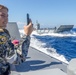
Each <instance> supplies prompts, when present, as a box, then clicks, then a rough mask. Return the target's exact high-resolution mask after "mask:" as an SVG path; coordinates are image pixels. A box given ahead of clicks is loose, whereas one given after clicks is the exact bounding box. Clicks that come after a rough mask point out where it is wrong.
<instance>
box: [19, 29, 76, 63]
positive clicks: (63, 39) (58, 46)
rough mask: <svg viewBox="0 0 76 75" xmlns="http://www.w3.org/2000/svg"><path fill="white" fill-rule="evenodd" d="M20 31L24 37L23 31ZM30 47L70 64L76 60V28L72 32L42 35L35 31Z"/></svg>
mask: <svg viewBox="0 0 76 75" xmlns="http://www.w3.org/2000/svg"><path fill="white" fill-rule="evenodd" d="M19 31H20V34H21V36H22V35H23V34H24V32H23V29H20V30H19ZM30 46H31V47H33V48H35V49H37V50H39V51H41V52H43V53H45V54H47V55H50V56H51V57H54V58H56V59H58V60H60V61H62V62H65V63H69V61H70V60H71V59H72V58H76V28H74V29H72V30H71V31H70V32H64V33H44V34H41V35H40V34H38V33H37V32H36V31H33V33H32V34H31V43H30Z"/></svg>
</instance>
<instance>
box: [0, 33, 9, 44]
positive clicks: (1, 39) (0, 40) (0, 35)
mask: <svg viewBox="0 0 76 75" xmlns="http://www.w3.org/2000/svg"><path fill="white" fill-rule="evenodd" d="M7 40H8V36H7V34H5V33H4V32H3V33H0V45H2V44H5V43H6V42H7Z"/></svg>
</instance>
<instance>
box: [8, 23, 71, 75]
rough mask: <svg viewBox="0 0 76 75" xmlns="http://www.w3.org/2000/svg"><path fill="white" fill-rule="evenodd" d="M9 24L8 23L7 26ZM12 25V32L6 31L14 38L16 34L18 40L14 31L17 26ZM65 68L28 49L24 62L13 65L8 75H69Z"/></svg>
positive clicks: (38, 52)
mask: <svg viewBox="0 0 76 75" xmlns="http://www.w3.org/2000/svg"><path fill="white" fill-rule="evenodd" d="M10 24H11V23H8V25H10ZM14 24H15V25H16V26H15V25H13V24H11V27H12V28H14V27H13V26H15V28H14V29H12V31H11V29H10V28H9V27H10V26H9V27H8V28H7V29H8V30H9V31H11V36H13V37H14V36H15V34H16V38H19V39H20V36H19V35H20V34H19V31H18V30H16V28H17V29H18V27H17V24H16V23H14ZM13 31H15V34H14V33H13ZM67 66H68V64H66V63H64V62H61V61H59V60H57V59H55V58H53V57H51V56H49V55H46V54H45V53H42V52H41V51H39V50H37V49H34V48H32V47H30V48H29V52H28V56H27V58H26V61H25V62H23V63H21V64H20V65H14V69H13V70H12V71H11V74H10V75H69V74H67ZM71 75H72V74H71Z"/></svg>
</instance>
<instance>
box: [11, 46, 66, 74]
mask: <svg viewBox="0 0 76 75" xmlns="http://www.w3.org/2000/svg"><path fill="white" fill-rule="evenodd" d="M15 67H16V70H15V71H12V75H30V74H31V72H35V71H40V70H49V69H56V68H59V69H60V70H61V71H63V72H65V73H66V72H67V64H65V63H63V62H61V61H59V60H57V59H55V58H53V57H51V56H48V55H46V54H44V53H42V52H40V51H39V50H37V49H34V48H32V47H30V48H29V52H28V56H27V58H26V61H25V62H24V63H21V64H20V65H16V66H15ZM27 72H29V74H27ZM38 75H39V74H38ZM46 75H48V74H46Z"/></svg>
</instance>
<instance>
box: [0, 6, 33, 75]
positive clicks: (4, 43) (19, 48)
mask: <svg viewBox="0 0 76 75" xmlns="http://www.w3.org/2000/svg"><path fill="white" fill-rule="evenodd" d="M8 11H9V10H8V8H7V7H6V6H4V5H0V75H9V73H10V64H13V63H14V62H15V61H16V60H18V57H19V58H21V60H22V62H23V61H24V60H25V59H26V56H27V53H28V48H29V45H30V34H31V33H32V31H33V27H32V21H30V23H29V25H27V26H24V32H25V35H24V36H23V38H22V40H21V41H20V42H19V41H18V40H13V41H11V37H10V34H9V32H8V30H7V29H6V27H7V23H8ZM11 58H14V60H11Z"/></svg>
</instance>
